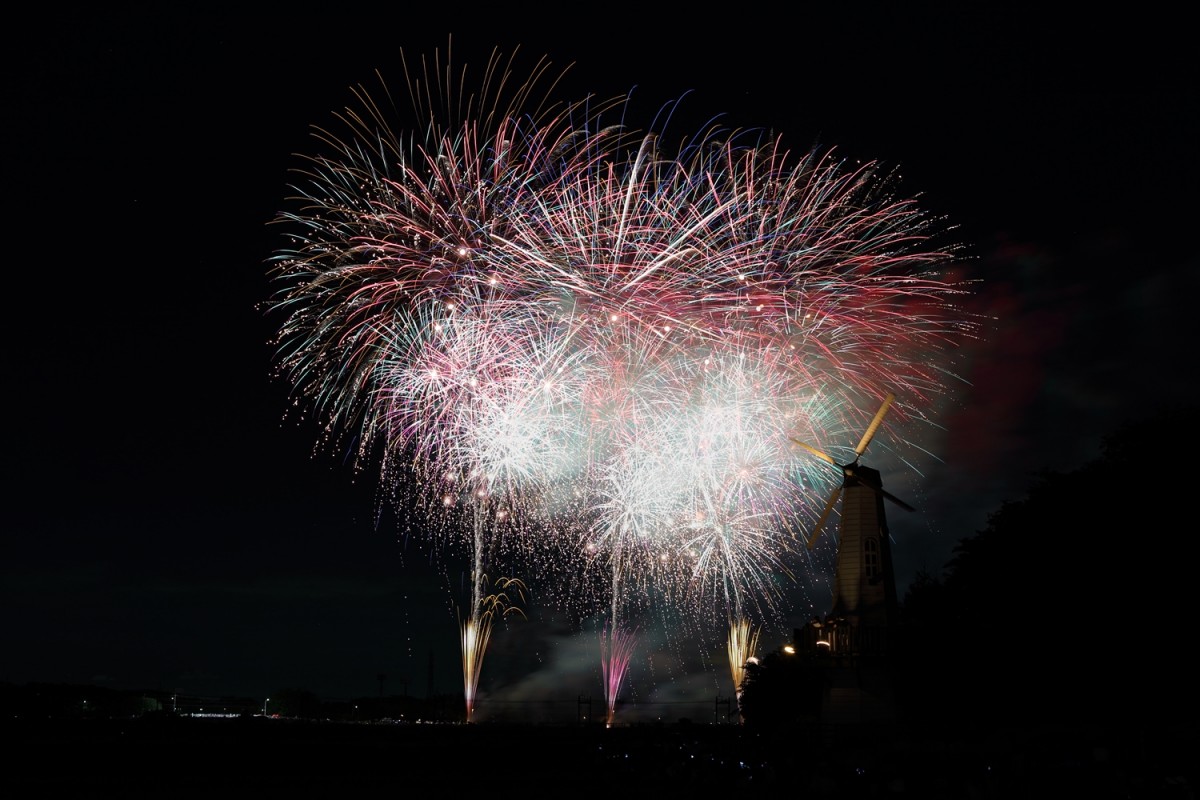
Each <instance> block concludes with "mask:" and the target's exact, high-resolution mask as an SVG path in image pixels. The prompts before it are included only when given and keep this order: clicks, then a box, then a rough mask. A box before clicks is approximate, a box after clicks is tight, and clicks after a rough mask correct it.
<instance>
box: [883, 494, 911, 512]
mask: <svg viewBox="0 0 1200 800" xmlns="http://www.w3.org/2000/svg"><path fill="white" fill-rule="evenodd" d="M879 493H880V494H882V495H883V496H884V497H886V498H887V499H888V500H891V501H892V502H893V503H895V504H896V505H898V506H900V507H901V508H903V509H904V510H905V511H916V509H915V508H913V507H912V506H910V505H909V504H908V503H906V502H904V501H903V500H901V499H900V498H899V497H896V495H894V494H892V493H891V492H889V491H887V490H886V489H880V490H879Z"/></svg>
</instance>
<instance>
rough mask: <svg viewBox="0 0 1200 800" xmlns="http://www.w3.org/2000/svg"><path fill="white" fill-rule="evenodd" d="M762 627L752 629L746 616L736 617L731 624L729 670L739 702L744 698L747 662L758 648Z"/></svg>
mask: <svg viewBox="0 0 1200 800" xmlns="http://www.w3.org/2000/svg"><path fill="white" fill-rule="evenodd" d="M760 633H762V628H754V629H751V623H750V620H748V619H745V618H744V617H734V619H732V620H731V621H730V624H729V640H728V646H727V650H728V653H729V672H730V677H732V678H733V691H734V692H735V693H736V695H737V698H738V703H739V704H740V703H741V698H742V679H743V678H745V676H746V662H747V661H749V660H750V657H751V656H753V655H754V652H755V650H757V649H758V637H759V634H760Z"/></svg>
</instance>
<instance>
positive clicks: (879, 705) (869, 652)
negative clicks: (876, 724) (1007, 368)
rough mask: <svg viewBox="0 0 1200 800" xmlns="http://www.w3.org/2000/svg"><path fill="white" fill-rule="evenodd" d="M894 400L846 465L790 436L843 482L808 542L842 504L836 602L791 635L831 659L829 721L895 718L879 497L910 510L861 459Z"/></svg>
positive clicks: (889, 580) (891, 614)
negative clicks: (889, 673) (885, 487)
mask: <svg viewBox="0 0 1200 800" xmlns="http://www.w3.org/2000/svg"><path fill="white" fill-rule="evenodd" d="M894 400H895V395H893V394H891V393H889V394H888V395H887V397H886V398H884V401H883V405H882V406H880V408H879V411H878V412H876V414H875V417H874V418H873V419H872V420H871V424H870V425H868V426H867V429H866V431H865V432H864V433H863V435H862V439H861V440H859V443H858V446H857V447H855V448H854V460H853V461H851V462H850V463H848V464H839V463H838V462H837V461H836V460H835V459H834V458H832V457H831V456H829V455H828V454H826V453H824V452H822V451H820V450H818V449H816V448H815V447H813V446H811V445H809V444H806V443H804V442H801V441H799V440H797V439H792V441H793V442H794V443H795V444H796V445H797V446H799V447H802V448H803V449H805V450H807V451H808V452H809V453H811V454H812V455H814V456H816V457H817V458H819V459H821V460H822V461H825V462H826V463H828V464H829V465H830V466H831V467H832V468H834V469H836V470H838V472H839V473H840V475H841V484H840V485H839V486H837V487H836V488H835V489H834V490H833V493H832V494H831V495H830V497H829V501H828V502H827V503H826V504H825V508H824V510H823V511H822V512H821V516H820V518H819V519H818V520H817V524H816V525H815V526H814V527H813V530H812V533H811V534H810V535H809V537H808V548H809V549H810V550H811V549H812V548H813V546H814V545H815V544H816V542H817V539H818V538H819V537H820V535H821V533H822V531H823V530H824V528H825V523H826V521H827V520H828V518H829V515H830V514H831V513H833V510H834V508H835V507H836V506H837V505H838V501H839V500H840V501H841V513H840V516H841V520H840V522H839V525H838V541H837V546H838V549H837V561H836V564H835V567H834V575H833V605H832V607H831V609H830V612H829V614H828V615H827V616H826V617H825V619H824V620H820V619H817V618H814V619H813V621H812V622H811V623H810V624H809V625H808V626H807V627H806V628H805V629H803V630H801V631H797V632H796V634H797V635H796V640H797V643H798V644H801V647H802V648H803V649H805V650H807V651H808V652H810V653H821V654H824V655H826V656H828V657H832V659H833V661H832V662H831V669H830V674H829V679H830V690H829V694H828V696H827V697H826V700H825V702H824V708H823V711H822V714H823V718H825V719H826V721H831V722H864V721H884V720H889V719H891V718H892V716H893V710H894V703H893V701H892V698H891V691H890V683H889V680H888V676H887V667H886V665H887V659H888V653H889V650H890V638H891V633H892V630H893V628H894V626H895V624H896V622H897V620H896V617H897V613H898V612H897V598H896V578H895V573H894V571H893V569H892V553H891V546H890V542H889V533H888V525H887V514H886V513H885V508H884V500H887V501H889V502H891V503H894V504H896V505H898V506H900V507H901V508H903V509H905V510H906V511H912V510H913V507H912V506H910V505H909V504H908V503H905V502H904V501H903V500H900V499H899V498H898V497H896V496H895V495H892V494H891V493H889V492H887V491H886V490H884V488H883V482H882V480H881V478H880V475H879V471H878V470H874V469H871V468H870V467H865V466H863V465H861V464H860V463H859V459H860V458H861V457H862V454H863V453H864V452H865V451H866V449H867V445H869V444H870V443H871V439H872V438H873V437H874V436H875V433H876V432H877V431H878V430H879V426H880V425H881V424H882V423H883V417H884V415H885V414H887V411H888V408H890V407H891V405H892V402H893V401H894Z"/></svg>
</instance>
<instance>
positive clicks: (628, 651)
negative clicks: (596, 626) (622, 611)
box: [600, 625, 637, 728]
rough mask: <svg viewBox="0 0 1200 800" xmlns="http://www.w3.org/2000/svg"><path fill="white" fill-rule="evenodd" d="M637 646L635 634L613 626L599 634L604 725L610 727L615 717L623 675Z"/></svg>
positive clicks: (623, 679) (623, 681) (627, 669)
mask: <svg viewBox="0 0 1200 800" xmlns="http://www.w3.org/2000/svg"><path fill="white" fill-rule="evenodd" d="M636 644H637V633H636V632H635V631H632V630H623V629H621V628H618V627H616V625H613V626H611V627H607V628H605V629H604V630H603V631H601V633H600V665H601V672H602V674H603V678H604V708H605V712H604V724H605V725H607V726H608V727H610V728H611V727H612V726H613V723H614V721H615V720H616V715H617V698H618V696H619V694H620V692H621V686H622V685H623V684H624V683H625V675H626V673H627V672H628V671H629V661H630V659H632V658H633V651H634V646H635V645H636Z"/></svg>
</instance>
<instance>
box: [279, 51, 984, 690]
mask: <svg viewBox="0 0 1200 800" xmlns="http://www.w3.org/2000/svg"><path fill="white" fill-rule="evenodd" d="M406 70H407V65H406ZM443 73H444V74H443ZM545 74H546V67H545V66H544V65H539V68H538V70H537V71H536V72H535V78H541V77H544V75H545ZM455 80H456V79H452V78H451V71H450V68H449V66H448V65H447V66H445V67H444V68H443V67H442V66H441V65H440V64H439V65H437V66H436V67H435V68H434V72H433V75H432V76H431V75H430V72H429V68H428V67H426V73H425V77H424V78H423V79H421V78H416V79H414V78H413V77H412V76H411V75H410V76H409V90H410V93H411V94H412V95H413V97H414V104H415V107H416V108H417V109H418V110H419V111H420V112H422V113H423V114H425V115H426V116H427V117H428V121H427V123H426V127H425V130H424V134H423V135H422V136H419V137H417V136H412V137H408V138H405V137H403V136H400V135H398V134H395V133H392V132H391V131H390V129H389V127H388V125H387V122H386V119H385V112H384V109H383V108H382V106H380V105H379V104H377V103H376V102H375V101H374V100H373V99H372V98H371V97H370V96H369V95H367V94H366V93H365V92H362V91H360V92H358V98H359V100H360V102H361V104H362V106H363V110H361V111H349V110H348V111H346V112H345V113H344V114H343V115H341V119H342V121H343V122H344V123H345V124H346V126H347V127H348V129H349V133H348V134H347V135H345V136H340V137H339V136H336V135H334V134H332V133H329V132H327V131H322V132H321V133H320V134H319V136H320V138H321V140H322V141H323V142H324V143H325V144H326V145H328V146H330V147H331V148H332V149H333V152H334V155H333V156H326V157H316V158H313V159H311V161H310V167H309V169H308V170H307V171H306V172H305V177H306V178H307V180H308V184H307V185H306V186H304V187H303V188H300V189H299V190H298V191H299V200H300V201H301V204H302V205H301V209H302V210H300V211H296V212H288V213H284V214H281V215H280V220H281V221H284V222H287V223H290V224H291V227H292V229H293V231H292V233H291V236H292V239H291V246H289V247H288V248H287V249H285V250H282V251H281V252H280V253H279V255H278V257H277V262H278V267H277V277H278V279H279V280H280V282H281V283H282V285H283V289H282V290H281V292H280V293H279V294H278V295H277V296H276V299H275V301H274V304H273V305H274V308H275V309H277V310H280V311H282V312H283V313H284V314H286V318H285V320H284V323H283V325H282V326H281V328H280V334H279V364H280V372H281V374H283V375H284V376H285V377H286V378H287V379H288V380H290V381H291V382H292V383H293V385H294V387H295V396H296V403H297V404H298V405H299V404H301V403H304V404H307V405H310V406H311V407H313V409H314V410H315V411H316V412H317V413H318V415H319V416H321V417H322V418H323V422H324V426H325V432H326V436H327V439H328V441H329V443H334V442H336V441H339V438H340V437H343V436H350V437H353V439H355V440H357V442H358V444H357V448H358V455H359V457H360V459H361V461H362V462H366V461H367V460H368V457H370V458H374V457H375V456H376V455H378V454H379V453H380V451H382V455H380V456H379V460H380V462H381V464H382V467H381V479H382V481H383V483H385V484H389V483H390V484H397V485H398V484H399V483H401V482H402V481H408V479H409V478H410V477H411V478H414V480H413V483H412V485H411V486H409V487H407V488H411V489H414V490H415V491H417V492H418V493H419V494H421V495H422V497H423V499H424V503H425V508H426V510H427V513H429V515H430V525H429V526H428V527H429V529H430V530H431V531H432V532H433V533H434V534H435V535H437V534H443V535H445V536H447V537H448V538H449V539H450V540H453V541H455V542H459V543H461V544H463V545H464V546H465V547H466V548H467V549H469V550H470V551H471V553H472V555H473V560H474V563H475V566H476V569H475V573H474V580H475V581H476V583H475V588H476V591H475V595H474V596H473V600H472V608H473V609H474V610H473V611H472V616H471V620H470V621H469V622H468V623H467V624H465V626H464V628H463V631H464V634H463V637H464V638H463V647H464V664H465V665H466V664H467V662H468V661H469V662H470V663H471V664H472V665H474V668H471V669H466V668H465V674H466V673H470V674H471V675H473V676H474V677H475V680H477V679H478V663H477V662H476V661H475V659H476V658H481V657H482V648H481V647H480V644H481V643H482V644H483V645H484V646H486V641H487V633H489V632H490V629H487V630H485V629H484V628H483V627H482V626H483V624H484V618H483V617H481V616H479V613H480V612H479V611H478V609H479V607H480V603H481V601H482V598H481V596H480V595H481V594H482V588H481V586H480V584H479V583H478V581H479V580H480V576H481V575H482V562H483V560H484V558H485V556H486V557H492V556H494V555H496V554H497V553H498V552H499V551H498V550H497V548H498V547H501V545H503V547H504V548H505V555H506V556H507V557H514V558H525V559H534V558H537V559H546V560H547V563H549V562H553V567H554V569H556V570H557V571H558V573H559V574H560V575H561V576H562V577H563V578H566V577H568V576H569V575H570V574H572V573H576V572H579V571H586V570H588V569H590V565H592V564H596V565H604V567H605V569H607V570H610V578H611V581H610V582H608V586H609V597H608V598H607V600H608V602H610V603H611V604H612V619H611V620H610V624H611V626H612V632H611V634H610V636H611V637H613V640H614V641H612V642H610V645H611V646H613V649H614V651H616V652H618V653H622V652H623V651H622V648H620V647H616V645H622V644H628V643H627V642H624V641H622V640H621V637H622V634H621V633H620V631H621V630H624V628H618V617H617V615H618V611H619V610H627V609H630V608H631V607H632V606H633V605H635V601H636V600H637V599H638V596H641V597H645V596H646V595H648V594H655V595H656V596H659V597H660V598H662V599H664V600H665V601H666V603H665V604H664V605H663V606H662V607H663V608H664V611H665V609H666V608H667V607H669V608H671V609H675V610H687V611H691V612H693V613H694V612H696V610H697V609H711V610H714V611H715V610H717V609H718V608H721V607H723V608H724V609H725V610H726V612H727V613H728V614H729V615H730V616H729V619H731V620H735V622H733V623H731V624H733V625H735V627H736V625H738V624H740V623H737V622H736V620H738V619H741V618H742V614H743V607H744V606H752V605H756V604H757V606H758V608H759V610H760V611H762V612H763V613H769V612H771V611H774V610H775V609H776V604H777V601H778V599H779V594H780V588H779V586H780V584H779V582H778V580H777V577H778V576H779V575H786V574H789V571H790V567H789V562H790V560H791V558H792V555H793V545H794V540H793V539H792V537H790V536H787V535H782V534H781V532H782V531H788V530H793V531H794V530H795V529H796V528H797V527H798V526H800V525H803V524H804V522H805V521H806V520H808V521H811V520H812V519H815V518H816V517H817V515H818V512H819V510H820V508H821V498H823V497H824V496H825V495H826V494H827V493H828V490H829V489H831V488H832V487H831V486H830V485H829V482H830V481H831V480H832V478H831V476H830V475H829V474H828V472H827V471H825V470H821V469H818V468H817V466H816V465H814V464H813V463H812V459H805V458H797V454H796V453H795V451H794V450H793V448H792V446H791V444H790V437H792V436H799V437H801V438H803V439H804V440H806V441H814V442H818V443H821V442H835V441H838V440H839V438H838V436H837V434H839V433H840V432H842V431H845V430H858V429H860V428H861V426H862V425H863V424H865V420H863V419H859V418H858V416H857V415H859V414H861V413H863V412H861V411H860V410H859V409H861V408H869V407H873V406H872V403H868V402H862V400H861V398H864V397H870V398H876V397H880V396H883V395H884V394H886V393H887V392H889V391H891V392H895V393H896V394H897V395H898V396H899V397H902V398H905V399H904V401H902V402H899V403H897V405H896V412H895V414H894V415H893V417H892V418H890V419H889V422H888V424H889V426H891V427H893V428H894V430H895V431H896V432H898V433H899V432H902V431H903V429H904V427H905V425H906V424H907V423H911V422H913V421H917V422H920V421H923V420H924V414H925V410H924V408H925V405H927V404H928V402H929V401H930V400H931V399H932V398H933V397H934V396H935V395H938V394H940V393H942V392H944V391H945V390H946V389H945V386H944V382H945V381H946V380H947V379H948V378H949V377H952V372H951V371H950V370H949V368H948V363H947V361H948V354H949V350H950V349H951V348H952V347H953V345H954V344H955V343H956V342H957V341H958V340H959V339H960V338H962V337H964V336H969V335H970V334H971V332H972V330H973V325H972V324H971V322H970V321H969V320H966V321H965V320H962V319H960V318H959V317H958V316H957V315H956V312H955V309H954V305H953V301H954V299H955V297H956V296H957V295H960V294H964V293H965V290H964V289H963V288H962V287H960V286H958V285H956V284H954V283H953V282H951V281H949V280H947V279H946V278H944V277H942V276H941V274H940V273H939V269H941V268H943V267H944V266H945V265H947V264H949V263H950V262H951V261H952V258H953V251H952V250H950V249H946V248H938V247H935V246H934V245H933V241H934V238H935V234H937V233H938V232H939V231H938V229H937V224H936V222H937V221H936V220H932V219H930V218H928V217H927V216H926V215H924V214H923V213H922V212H921V211H920V209H919V208H918V207H917V206H916V203H915V201H913V200H910V199H905V198H903V197H898V196H896V195H894V194H893V193H892V191H891V189H890V182H889V178H888V176H885V175H882V174H881V173H880V171H879V168H878V166H877V165H875V164H865V165H858V166H854V167H847V166H846V165H845V164H844V163H842V162H840V161H838V160H836V159H835V158H834V157H833V155H832V153H824V154H822V153H817V152H811V153H808V154H806V155H804V156H803V157H801V158H800V159H798V160H795V161H793V159H792V157H791V156H790V154H789V153H788V152H787V151H786V150H784V149H783V148H782V146H781V145H780V144H779V141H778V140H765V139H761V140H753V139H750V138H749V137H748V136H746V135H745V134H736V133H730V132H725V131H720V130H716V129H713V130H710V131H707V132H705V133H703V134H701V135H698V136H695V137H694V138H692V139H691V140H689V141H688V142H687V143H686V144H685V145H684V146H683V147H682V148H681V149H680V151H679V152H678V153H675V154H670V153H666V152H664V151H663V149H662V148H661V145H660V142H661V139H662V136H661V133H662V132H661V131H652V132H650V133H636V132H634V131H632V130H629V129H626V128H624V127H623V126H622V125H609V124H605V122H604V116H605V114H606V113H607V112H609V111H611V110H612V109H617V110H623V105H622V104H621V103H619V102H616V101H610V102H609V103H601V104H595V105H592V106H589V105H588V104H587V103H578V104H574V105H563V104H558V103H554V102H551V101H550V99H549V95H547V97H546V98H545V99H541V100H538V99H535V98H534V95H533V86H534V84H535V83H536V81H530V83H529V84H526V85H520V86H519V88H518V90H517V91H516V93H515V94H516V99H515V100H513V101H512V103H511V104H509V105H505V104H504V103H502V102H500V100H499V94H500V92H499V89H500V88H501V87H506V86H507V87H511V86H512V85H513V84H512V81H511V75H510V72H509V71H508V68H507V67H505V66H504V65H502V64H501V63H500V62H499V61H498V60H495V59H494V60H493V61H492V62H490V64H489V67H488V70H487V73H486V79H485V92H484V93H483V94H481V95H478V96H477V95H474V94H470V95H468V94H467V93H466V92H465V91H464V90H462V89H458V90H457V91H459V92H460V101H459V104H456V103H454V102H451V96H452V95H453V93H454V92H455V91H456V89H455V88H454V87H455V86H456V83H455ZM489 91H494V92H495V95H494V96H493V95H489ZM467 97H469V98H470V99H469V100H462V99H461V98H467ZM523 107H529V108H532V109H533V113H526V112H524V111H523V110H522V108H523ZM438 113H441V114H442V115H444V117H445V119H444V120H438V119H437V116H438ZM898 438H899V440H900V441H904V439H903V437H898ZM814 497H815V498H817V501H816V502H815V503H810V502H809V501H810V499H812V498H814ZM485 521H486V523H487V526H488V527H487V529H486V530H485V529H484V528H483V527H482V526H483V525H484V524H485ZM540 566H541V567H543V569H540V570H539V571H542V572H545V571H546V570H545V569H544V567H545V566H546V563H543V564H542V565H540ZM621 624H622V625H625V624H626V623H623V622H622V623H621ZM468 633H469V636H468ZM736 635H737V634H736V631H735V630H733V629H731V633H730V636H731V642H732V639H733V638H734V637H735V636H736ZM468 639H469V640H470V641H468ZM468 650H469V651H470V657H469V658H468ZM626 656H627V654H626ZM611 658H612V653H610V654H609V655H608V656H606V659H605V669H606V675H607V674H608V672H609V671H615V670H614V669H613V668H614V667H615V666H616V665H614V664H610V663H609V659H611ZM623 674H624V671H623V669H622V670H621V675H623ZM467 691H468V692H469V693H470V694H471V696H472V697H473V694H474V688H473V684H472V683H471V682H470V681H468V685H467Z"/></svg>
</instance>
